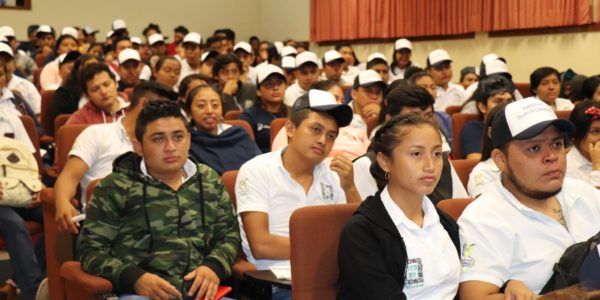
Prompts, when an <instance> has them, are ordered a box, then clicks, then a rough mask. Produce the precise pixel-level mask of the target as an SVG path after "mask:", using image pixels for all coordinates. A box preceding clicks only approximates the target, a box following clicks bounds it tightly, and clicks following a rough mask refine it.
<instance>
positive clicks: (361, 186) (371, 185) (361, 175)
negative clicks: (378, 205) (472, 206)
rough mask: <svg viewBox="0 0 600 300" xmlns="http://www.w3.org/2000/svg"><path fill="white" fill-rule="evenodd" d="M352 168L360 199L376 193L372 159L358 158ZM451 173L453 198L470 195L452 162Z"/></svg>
mask: <svg viewBox="0 0 600 300" xmlns="http://www.w3.org/2000/svg"><path fill="white" fill-rule="evenodd" d="M352 168H353V171H354V185H355V186H356V189H357V190H358V194H359V195H360V199H362V200H363V201H364V200H365V199H367V197H369V196H371V195H375V193H377V182H376V181H375V178H373V176H372V175H371V172H370V171H369V170H370V168H371V159H369V158H368V157H366V156H363V157H361V158H358V159H356V160H355V161H354V162H352ZM450 174H451V175H452V198H466V197H468V195H467V191H466V190H465V187H464V186H463V184H462V182H461V181H460V177H458V174H457V173H456V170H454V167H453V166H452V164H450Z"/></svg>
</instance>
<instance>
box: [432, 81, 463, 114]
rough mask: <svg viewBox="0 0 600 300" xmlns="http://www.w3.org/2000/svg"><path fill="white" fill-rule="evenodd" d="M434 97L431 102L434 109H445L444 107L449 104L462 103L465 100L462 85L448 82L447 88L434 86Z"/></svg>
mask: <svg viewBox="0 0 600 300" xmlns="http://www.w3.org/2000/svg"><path fill="white" fill-rule="evenodd" d="M435 90H436V95H437V96H436V98H435V102H434V103H433V109H434V110H436V111H446V107H448V106H451V105H462V104H463V103H464V102H465V100H466V99H465V89H464V88H463V87H462V85H458V84H456V83H453V82H450V83H448V89H447V90H444V89H443V88H442V87H440V86H436V88H435Z"/></svg>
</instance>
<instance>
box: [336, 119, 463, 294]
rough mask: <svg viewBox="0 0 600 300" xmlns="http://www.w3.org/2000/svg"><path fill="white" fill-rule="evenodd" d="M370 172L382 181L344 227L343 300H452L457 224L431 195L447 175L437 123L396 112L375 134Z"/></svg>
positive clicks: (457, 269)
mask: <svg viewBox="0 0 600 300" xmlns="http://www.w3.org/2000/svg"><path fill="white" fill-rule="evenodd" d="M373 149H374V152H375V156H376V161H374V162H373V165H372V166H371V170H370V171H371V173H372V175H373V177H375V178H376V179H377V181H379V182H381V185H382V186H385V187H384V188H383V189H382V190H380V191H379V192H377V194H375V195H374V196H370V197H368V198H367V199H366V200H365V201H364V202H362V204H361V205H360V207H359V208H358V209H357V211H356V212H355V213H354V215H353V216H352V218H351V219H350V221H348V223H346V225H345V226H344V228H343V230H342V233H341V236H340V243H339V248H338V267H339V274H340V275H339V282H338V287H339V288H338V295H337V296H338V297H337V298H338V299H448V300H449V299H454V298H455V297H456V295H457V292H458V283H459V279H460V268H461V265H460V258H459V241H458V225H457V224H456V223H455V222H454V221H453V220H452V218H450V217H449V216H448V215H446V214H445V213H443V212H442V211H440V210H438V209H436V207H435V205H434V204H433V203H432V202H431V200H429V198H427V196H426V195H427V194H429V193H431V192H432V191H433V189H434V188H435V186H436V184H437V182H438V181H439V179H440V176H441V173H442V166H443V161H442V140H441V136H440V133H439V129H438V125H437V124H436V123H435V122H434V121H433V120H431V119H426V118H423V117H421V116H418V115H408V116H403V115H399V116H395V117H393V118H391V119H390V120H388V121H387V122H386V123H384V125H383V126H382V127H381V128H380V129H379V130H378V131H377V133H376V134H375V137H374V138H373Z"/></svg>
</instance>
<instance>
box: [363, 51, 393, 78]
mask: <svg viewBox="0 0 600 300" xmlns="http://www.w3.org/2000/svg"><path fill="white" fill-rule="evenodd" d="M366 68H367V70H374V71H375V72H377V74H379V76H380V77H381V80H383V82H385V83H391V81H390V79H391V77H390V66H389V65H388V62H387V60H386V59H385V56H384V55H383V54H381V53H379V52H375V53H372V54H371V55H369V57H368V58H367V66H366Z"/></svg>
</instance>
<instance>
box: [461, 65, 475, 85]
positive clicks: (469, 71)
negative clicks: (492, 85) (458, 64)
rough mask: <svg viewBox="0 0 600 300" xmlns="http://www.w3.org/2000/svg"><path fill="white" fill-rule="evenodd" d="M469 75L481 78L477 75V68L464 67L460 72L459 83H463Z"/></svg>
mask: <svg viewBox="0 0 600 300" xmlns="http://www.w3.org/2000/svg"><path fill="white" fill-rule="evenodd" d="M468 74H475V76H477V78H479V75H477V70H476V69H475V67H464V68H462V70H460V79H459V80H458V82H462V81H463V79H465V76H467V75H468Z"/></svg>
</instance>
